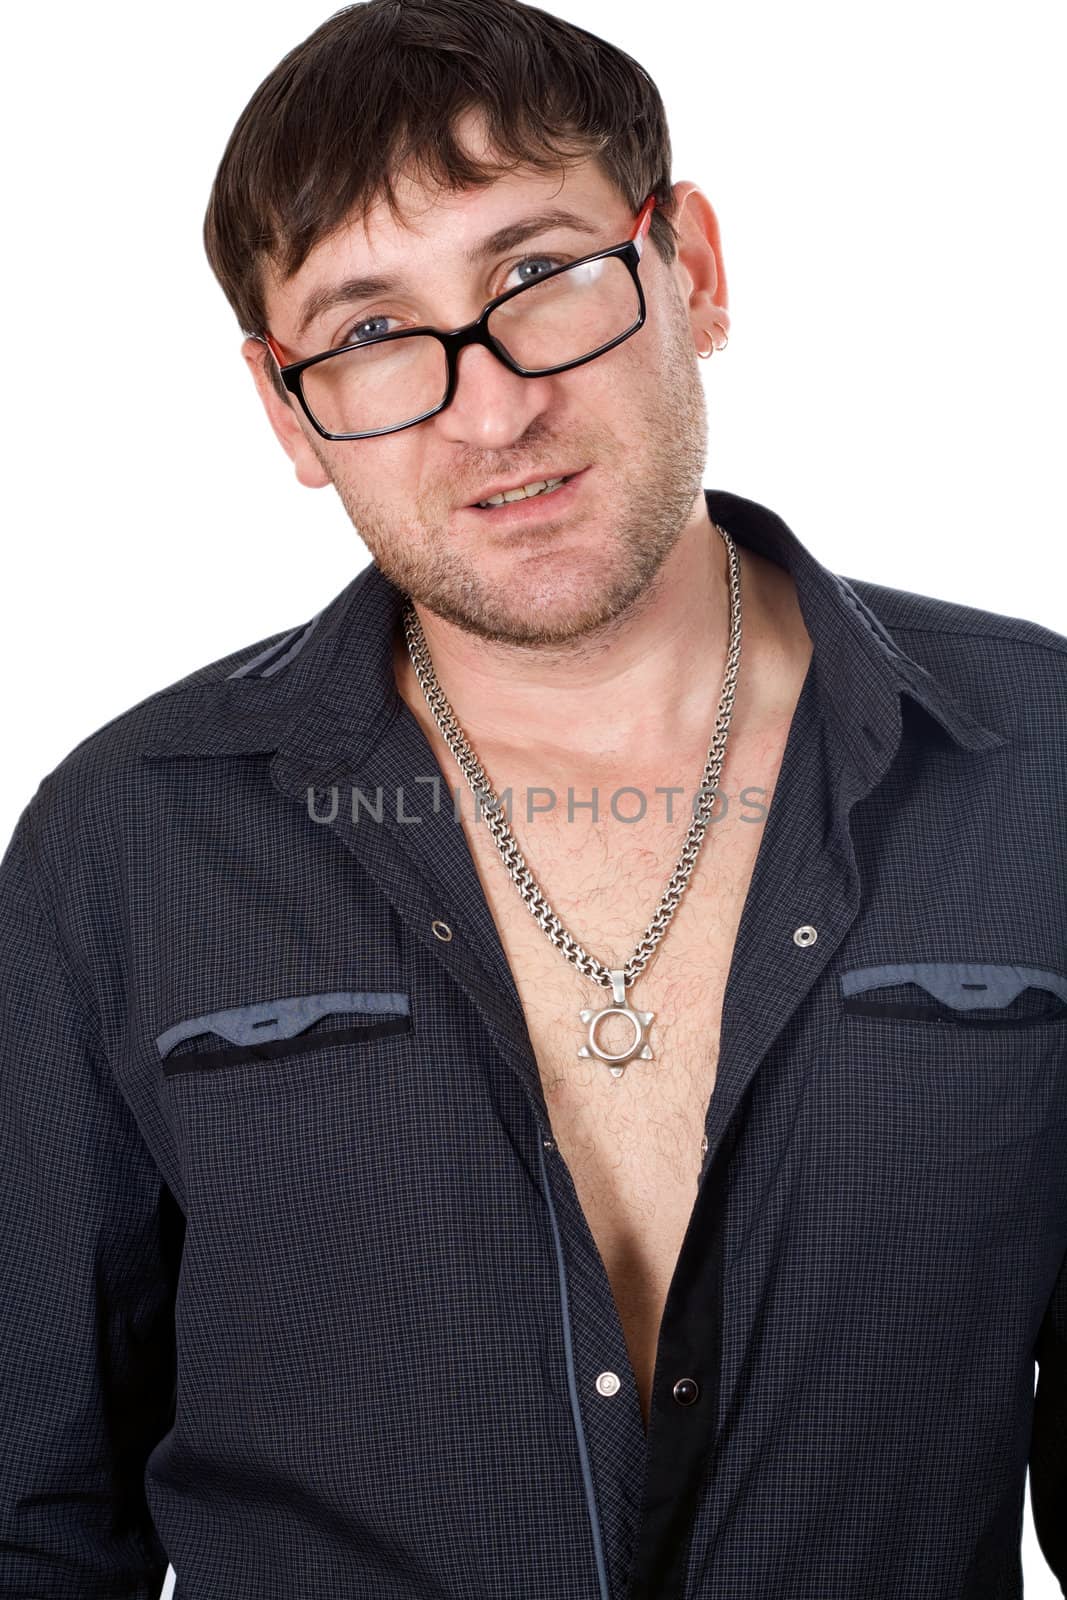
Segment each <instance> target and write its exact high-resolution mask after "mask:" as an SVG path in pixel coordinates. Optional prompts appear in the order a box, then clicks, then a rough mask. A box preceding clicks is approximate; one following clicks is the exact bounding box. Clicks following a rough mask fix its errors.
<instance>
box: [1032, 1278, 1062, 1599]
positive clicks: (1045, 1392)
mask: <svg viewBox="0 0 1067 1600" xmlns="http://www.w3.org/2000/svg"><path fill="white" fill-rule="evenodd" d="M1037 1363H1038V1374H1037V1393H1036V1395H1035V1397H1034V1423H1033V1429H1032V1431H1031V1435H1030V1510H1031V1513H1032V1515H1033V1519H1034V1532H1035V1534H1036V1535H1037V1542H1038V1544H1039V1545H1040V1547H1041V1553H1042V1555H1043V1556H1044V1558H1045V1560H1046V1561H1047V1562H1048V1564H1049V1566H1050V1567H1051V1569H1052V1571H1053V1573H1054V1574H1055V1575H1056V1577H1057V1579H1058V1580H1059V1585H1060V1593H1061V1594H1064V1595H1067V1257H1064V1260H1063V1263H1062V1264H1061V1266H1060V1271H1059V1276H1058V1278H1057V1279H1056V1287H1055V1289H1054V1290H1053V1292H1052V1298H1051V1299H1050V1301H1049V1303H1048V1307H1047V1309H1046V1311H1045V1316H1044V1320H1043V1322H1042V1324H1041V1330H1040V1332H1039V1334H1038V1339H1037Z"/></svg>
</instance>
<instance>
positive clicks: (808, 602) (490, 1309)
mask: <svg viewBox="0 0 1067 1600" xmlns="http://www.w3.org/2000/svg"><path fill="white" fill-rule="evenodd" d="M206 240H207V246H208V253H209V257H210V260H211V263H212V266H213V268H214V270H215V271H216V273H217V275H218V277H219V280H220V282H221V283H222V285H223V287H224V289H225V291H226V293H227V295H228V297H229V299H230V301H231V304H232V305H233V306H234V309H235V311H236V313H237V316H238V318H239V320H240V322H241V325H242V328H243V330H244V332H245V334H246V336H247V337H246V342H245V345H244V355H245V359H246V360H247V362H248V365H249V367H250V368H251V370H252V374H253V376H254V379H255V382H256V385H257V387H258V390H259V394H260V397H261V399H262V401H263V404H264V406H265V408H266V411H267V414H268V417H269V419H270V423H271V425H272V427H273V428H274V431H275V433H276V434H277V436H278V438H279V440H280V442H281V444H282V446H283V448H284V449H285V451H286V452H287V454H288V455H289V457H290V458H291V460H292V462H293V465H294V467H295V470H296V473H297V476H298V477H299V479H300V481H301V482H302V483H304V484H307V485H308V486H310V487H316V486H325V485H327V484H332V485H333V487H334V488H335V489H336V490H337V492H338V494H339V496H340V498H341V500H342V502H343V504H344V506H345V509H346V510H347V512H348V514H349V516H350V517H351V519H352V522H353V524H354V525H355V527H356V528H357V529H358V530H359V532H360V534H361V536H362V537H363V539H364V540H365V541H366V544H367V546H368V548H369V550H370V551H371V553H372V556H373V558H374V559H373V563H372V565H371V566H370V567H368V568H366V569H365V570H364V571H362V572H360V573H359V574H358V575H357V576H356V578H355V579H354V580H353V582H352V583H351V584H349V586H348V587H347V588H346V589H345V590H344V591H343V592H342V593H341V594H340V595H339V596H337V597H336V598H335V599H334V600H333V601H331V602H330V603H329V604H328V605H326V606H324V607H323V609H322V610H321V611H320V612H318V613H317V614H316V615H315V616H314V617H312V618H310V619H308V620H306V621H304V622H301V623H300V624H299V625H298V626H296V627H294V628H292V629H291V630H287V631H286V632H284V633H282V634H280V635H275V636H272V637H271V638H269V639H266V640H260V641H258V642H256V643H255V644H252V645H248V646H245V647H243V648H241V649H239V650H236V651H235V652H234V653H233V654H232V655H230V656H227V657H226V658H225V659H224V660H222V661H219V662H215V663H212V664H210V665H209V666H206V667H204V668H203V669H201V670H200V671H198V672H196V673H193V674H192V675H191V676H190V677H189V678H187V679H185V680H183V681H182V682H181V683H178V684H175V685H173V686H171V687H170V688H169V689H167V690H164V691H163V692H162V693H160V694H157V695H154V696H152V697H151V698H150V699H148V700H147V701H145V702H143V703H142V704H141V705H139V706H137V707H134V708H133V709H132V710H130V711H128V712H127V713H125V714H124V715H123V716H121V717H119V718H117V719H115V721H114V722H112V723H110V724H108V726H107V727H106V728H103V729H100V730H99V731H98V732H97V733H95V734H94V735H92V737H90V738H88V739H87V740H85V741H84V742H83V743H82V744H81V745H79V746H78V747H77V749H76V750H75V751H73V752H71V754H70V755H69V756H68V757H67V759H66V760H65V761H64V762H62V763H61V764H60V766H59V767H58V768H57V769H56V770H55V772H53V773H51V774H50V775H49V776H48V777H47V778H46V779H45V780H44V781H43V783H42V784H41V786H40V788H39V789H38V792H37V793H36V794H35V795H34V797H33V798H32V799H31V800H30V802H29V804H28V805H27V806H26V808H25V810H24V812H23V814H22V816H21V818H20V820H19V823H18V826H17V828H16V831H15V836H14V838H13V839H12V841H11V843H10V845H9V847H8V850H7V853H6V855H5V857H4V860H3V864H2V870H0V911H2V915H0V929H2V940H3V945H2V951H0V955H2V961H0V972H2V981H3V990H4V1010H3V1018H4V1021H3V1030H4V1031H3V1055H2V1066H3V1071H2V1079H0V1081H2V1084H3V1095H4V1116H3V1123H2V1126H3V1131H4V1137H5V1152H4V1154H5V1161H4V1168H3V1170H4V1174H5V1185H6V1200H7V1207H6V1211H7V1216H6V1226H5V1228H4V1229H3V1231H2V1234H0V1237H2V1238H3V1246H2V1250H3V1255H2V1264H3V1268H4V1282H5V1284H6V1285H7V1290H8V1296H7V1314H6V1316H5V1319H4V1337H5V1359H4V1364H3V1368H2V1370H3V1374H4V1395H3V1399H4V1416H5V1418H6V1419H7V1423H8V1429H7V1437H6V1439H5V1450H4V1460H3V1466H2V1467H0V1485H2V1495H0V1595H3V1596H6V1597H14V1596H16V1595H17V1596H19V1597H25V1596H29V1595H31V1594H32V1595H34V1596H38V1597H44V1596H47V1597H48V1600H53V1597H55V1600H58V1597H60V1596H64V1597H65V1596H71V1597H73V1596H79V1597H80V1596H84V1595H88V1594H100V1595H104V1594H106V1595H108V1596H119V1595H121V1596H124V1597H127V1596H128V1597H134V1596H136V1597H148V1596H154V1595H155V1594H157V1593H158V1590H159V1585H160V1583H161V1581H162V1577H163V1572H164V1569H165V1567H166V1564H167V1561H168V1559H169V1560H170V1561H171V1562H172V1563H173V1565H174V1568H175V1570H176V1574H177V1581H176V1591H175V1592H176V1595H177V1597H178V1600H220V1597H226V1600H239V1597H240V1600H244V1597H249V1600H251V1597H253V1596H254V1597H256V1600H264V1597H274V1596H277V1597H279V1600H281V1597H285V1600H290V1597H292V1596H296V1595H301V1596H303V1595H309V1596H310V1595H315V1596H318V1595H334V1594H346V1595H349V1594H350V1595H358V1596H364V1595H366V1596H375V1597H379V1596H380V1597H383V1600H445V1597H453V1596H455V1597H459V1596H463V1597H465V1600H466V1597H472V1596H477V1597H479V1600H489V1597H493V1600H497V1597H501V1600H502V1597H509V1600H510V1597H514V1596H524V1597H527V1596H528V1597H534V1596H537V1597H540V1596H553V1597H557V1600H558V1597H568V1600H572V1597H573V1600H586V1597H591V1596H597V1597H598V1600H609V1597H616V1600H622V1597H624V1596H625V1597H627V1600H653V1597H655V1600H670V1597H685V1600H696V1597H702V1596H707V1597H711V1596H716V1597H718V1596H725V1595H729V1596H730V1597H731V1600H755V1597H756V1596H760V1597H767V1596H774V1597H783V1600H785V1597H788V1600H800V1597H808V1596H810V1597H813V1600H814V1597H818V1600H836V1597H841V1600H844V1597H848V1600H855V1597H856V1596H859V1595H862V1596H864V1597H865V1600H889V1597H890V1596H893V1597H894V1600H895V1597H898V1596H907V1597H909V1600H947V1597H948V1596H952V1597H959V1600H963V1597H964V1596H966V1597H968V1600H978V1597H983V1600H1007V1597H1008V1596H1013V1595H1018V1594H1019V1593H1021V1574H1020V1563H1019V1542H1020V1528H1021V1517H1022V1510H1023V1501H1024V1492H1025V1483H1026V1472H1027V1464H1028V1461H1029V1464H1030V1467H1031V1472H1032V1492H1033V1506H1034V1513H1035V1520H1036V1525H1037V1530H1038V1534H1039V1537H1040V1539H1041V1543H1042V1548H1043V1550H1044V1552H1045V1554H1046V1556H1047V1558H1048V1560H1049V1562H1050V1564H1051V1565H1052V1566H1053V1568H1054V1570H1055V1571H1056V1574H1057V1576H1058V1577H1059V1579H1060V1581H1061V1583H1063V1582H1065V1581H1067V1544H1065V1542H1064V1538H1063V1534H1062V1527H1063V1512H1064V1510H1065V1509H1067V1481H1065V1473H1064V1463H1065V1459H1067V1456H1065V1450H1064V1444H1063V1439H1064V1432H1063V1430H1064V1428H1065V1427H1067V1405H1065V1396H1064V1392H1063V1390H1064V1381H1065V1374H1067V1349H1065V1340H1067V1278H1065V1276H1064V1274H1063V1271H1062V1265H1063V1261H1064V1254H1065V1250H1067V1166H1065V1163H1064V1162H1063V1160H1062V1158H1061V1152H1062V1145H1063V1140H1064V1137H1065V1136H1067V1073H1065V1071H1064V1067H1065V1064H1067V948H1065V946H1067V915H1065V912H1067V905H1065V901H1067V882H1065V877H1067V875H1065V873H1064V862H1063V844H1062V816H1063V806H1064V799H1065V795H1064V789H1065V787H1067V782H1065V780H1067V774H1065V771H1064V763H1063V761H1062V755H1061V752H1062V740H1063V737H1064V733H1065V731H1067V729H1065V725H1067V704H1065V701H1067V695H1065V677H1067V674H1065V667H1067V639H1064V638H1062V637H1060V636H1058V635H1056V634H1053V633H1051V632H1049V631H1048V630H1046V629H1043V628H1041V627H1039V626H1037V625H1035V624H1033V623H1031V622H1028V621H1025V620H1018V619H1013V618H1010V617H1003V616H999V615H996V614H993V613H987V612H982V611H978V610H975V609H973V608H968V607H964V606H959V605H953V604H950V603H947V602H944V601H938V600H934V599H931V598H928V597H924V596H922V595H917V594H906V593H900V592H896V591H892V590H889V589H886V588H880V587H878V586H876V585H873V584H869V583H863V582H859V581H855V580H852V581H846V580H844V579H841V578H839V577H837V576H835V575H834V574H832V573H830V572H828V571H827V570H826V569H825V568H824V567H822V566H821V565H820V564H819V563H818V561H817V560H816V559H815V557H814V556H813V555H812V554H811V553H810V551H809V550H808V549H807V548H806V547H805V546H804V545H803V544H802V543H801V542H800V540H799V539H797V537H796V536H795V535H794V534H793V533H792V532H791V531H790V530H789V529H788V528H787V527H786V525H785V524H784V523H783V522H782V521H781V520H780V519H779V518H778V517H777V516H775V515H774V514H773V513H772V512H770V511H769V510H767V509H765V508H763V507H761V506H759V505H756V504H755V503H753V502H751V501H748V500H743V499H741V498H739V497H737V496H734V495H730V494H727V493H724V492H719V491H710V490H704V489H703V488H702V487H701V480H702V476H703V470H704V463H705V454H706V418H705V411H704V405H703V392H702V388H701V385H700V382H699V378H698V369H697V366H696V360H697V358H698V357H699V356H702V355H703V356H710V354H711V352H712V350H713V349H722V348H724V347H725V344H726V339H727V334H728V329H729V311H728V306H727V292H726V278H725V271H724V265H723V255H722V249H721V243H720V238H719V230H718V226H717V221H716V218H715V214H714V211H713V209H712V207H711V205H710V203H709V201H708V200H707V198H706V197H705V196H704V195H703V194H702V192H701V191H700V189H699V188H698V187H697V186H696V185H694V184H693V183H689V182H675V183H672V182H671V179H670V147H669V140H668V135H667V129H666V125H665V121H664V118H663V110H662V105H661V103H660V100H659V97H658V94H657V92H656V90H655V87H654V85H653V84H652V83H651V82H650V80H649V79H648V77H647V75H645V74H644V73H643V72H642V71H641V69H640V68H639V67H638V66H637V65H636V63H634V62H633V61H631V60H630V59H629V58H628V57H627V56H625V55H623V54H622V53H621V52H620V51H618V50H616V49H614V48H613V47H612V46H610V45H608V44H607V43H605V42H604V41H602V40H599V39H595V38H593V37H591V36H590V35H588V34H586V33H584V32H583V31H582V30H580V29H577V28H574V27H572V26H570V25H568V24H566V23H565V22H563V21H561V20H559V19H557V18H554V17H551V16H549V15H547V14H546V13H543V12H540V11H538V10H536V9H533V8H531V7H524V6H520V5H517V4H515V3H514V0H477V3H476V4H472V3H471V0H432V3H429V4H417V5H416V4H412V5H399V4H397V3H394V0H371V3H370V4H367V5H357V6H354V7H352V8H350V9H348V10H347V11H344V12H341V13H338V15H337V16H335V17H333V18H331V19H330V20H329V21H328V22H327V23H325V24H324V25H323V26H322V27H321V28H320V29H318V30H317V31H316V33H315V34H313V35H312V36H311V37H310V38H309V39H308V40H306V41H305V42H304V43H303V44H302V45H300V46H299V47H298V48H297V49H296V50H294V51H293V52H292V53H291V54H290V55H289V56H288V57H286V59H285V60H284V61H283V62H282V63H281V64H280V66H279V67H278V68H277V69H276V70H275V71H274V72H273V73H272V74H271V75H270V76H269V77H268V79H267V80H266V81H265V83H264V84H263V85H261V87H260V89H259V90H257V92H256V94H255V95H254V96H253V99H252V100H251V102H250V103H249V105H248V107H247V108H246V109H245V111H244V113H243V114H242V116H241V118H240V120H239V121H238V124H237V126H236V128H235V130H234V134H233V136H232V138H231V140H230V143H229V146H228V148H227V150H226V153H225V155H224V157H223V161H222V164H221V166H220V169H219V173H218V176H217V179H216V183H215V187H214V190H213V193H212V197H211V203H210V206H209V210H208V218H207V227H206ZM862 515H863V508H862V507H858V508H857V526H858V528H862ZM409 599H410V602H411V604H410V606H409V604H408V601H409ZM531 913H532V914H531ZM1035 1354H1036V1355H1037V1356H1038V1357H1039V1358H1040V1384H1039V1387H1038V1393H1037V1400H1036V1408H1035V1402H1034V1394H1033V1380H1034V1357H1035Z"/></svg>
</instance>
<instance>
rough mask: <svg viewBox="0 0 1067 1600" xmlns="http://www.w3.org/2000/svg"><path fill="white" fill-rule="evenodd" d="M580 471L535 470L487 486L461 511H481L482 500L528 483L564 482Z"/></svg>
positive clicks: (577, 469) (555, 468)
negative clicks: (523, 475)
mask: <svg viewBox="0 0 1067 1600" xmlns="http://www.w3.org/2000/svg"><path fill="white" fill-rule="evenodd" d="M582 470H583V469H582V468H581V467H570V468H568V469H567V470H566V471H565V472H561V471H560V470H559V468H558V467H553V468H552V469H551V470H550V471H548V472H542V471H539V470H537V469H536V468H535V469H533V470H532V471H530V472H528V473H527V474H526V476H525V477H522V478H511V479H509V480H508V481H507V482H506V483H493V484H487V485H486V486H485V488H483V489H479V490H478V493H477V494H476V495H475V496H474V499H473V500H470V501H468V502H467V504H466V505H465V506H464V507H463V509H464V510H465V511H480V510H482V509H483V508H482V506H481V504H480V502H481V501H482V500H491V499H492V498H493V496H494V495H498V494H508V493H509V492H510V491H512V490H514V489H522V488H525V486H526V484H528V483H552V482H554V481H555V480H556V479H557V478H562V479H564V481H566V479H568V478H573V477H574V476H575V475H576V474H577V473H578V472H580V471H582ZM533 498H534V499H536V498H537V496H536V495H535V496H533ZM512 503H513V504H516V505H518V504H521V502H520V501H514V502H512Z"/></svg>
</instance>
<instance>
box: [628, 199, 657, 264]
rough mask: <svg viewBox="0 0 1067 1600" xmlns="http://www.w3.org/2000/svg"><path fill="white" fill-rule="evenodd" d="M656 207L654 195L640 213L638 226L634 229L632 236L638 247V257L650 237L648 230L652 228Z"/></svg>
mask: <svg viewBox="0 0 1067 1600" xmlns="http://www.w3.org/2000/svg"><path fill="white" fill-rule="evenodd" d="M655 205H656V197H655V195H654V194H650V195H649V197H648V199H647V200H646V201H645V203H644V205H643V206H642V207H641V210H640V212H639V213H638V217H637V223H636V226H635V227H634V231H633V233H632V234H631V235H630V237H631V239H632V240H633V242H634V244H635V245H636V246H637V253H638V255H640V254H641V251H642V250H643V249H644V247H645V240H646V238H647V237H648V230H649V228H650V227H651V226H652V212H653V210H654V209H655Z"/></svg>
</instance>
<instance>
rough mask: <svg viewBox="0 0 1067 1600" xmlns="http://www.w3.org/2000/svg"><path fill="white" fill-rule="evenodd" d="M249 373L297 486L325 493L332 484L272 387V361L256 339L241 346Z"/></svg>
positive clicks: (289, 405)
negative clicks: (290, 466) (291, 466)
mask: <svg viewBox="0 0 1067 1600" xmlns="http://www.w3.org/2000/svg"><path fill="white" fill-rule="evenodd" d="M241 354H242V355H243V356H244V358H245V362H246V363H247V365H248V369H249V371H250V372H251V374H252V377H253V378H254V380H255V385H256V389H257V391H258V393H259V398H260V399H261V400H262V402H263V409H264V410H265V411H266V413H267V416H268V418H269V419H270V425H271V427H272V428H273V429H274V432H275V434H276V435H277V437H278V442H279V443H280V445H281V447H282V449H283V450H284V451H285V453H286V455H287V456H288V457H289V459H290V461H292V463H293V465H294V466H295V467H296V476H297V480H298V482H300V483H302V484H304V486H305V487H306V488H308V489H324V488H325V487H326V485H327V484H328V483H329V482H330V481H331V480H330V476H329V474H328V473H327V472H326V471H325V469H324V468H323V466H322V463H321V462H320V461H319V458H318V456H317V455H316V454H315V451H314V450H313V449H312V447H311V443H310V441H309V439H308V437H307V434H306V433H305V432H304V429H303V426H302V419H301V418H300V417H299V416H298V415H297V408H296V406H295V404H294V403H293V401H292V398H291V397H290V396H287V397H286V399H284V400H283V399H282V397H281V395H280V394H279V393H278V391H277V389H276V388H275V386H274V380H273V377H272V374H271V369H272V367H273V365H274V357H273V356H272V355H271V353H270V351H269V350H268V348H267V346H266V345H265V344H263V343H262V342H261V340H259V339H246V340H245V342H244V344H243V345H242V346H241Z"/></svg>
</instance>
